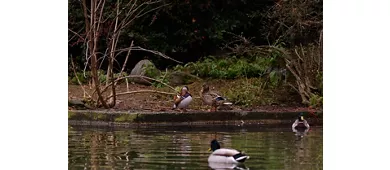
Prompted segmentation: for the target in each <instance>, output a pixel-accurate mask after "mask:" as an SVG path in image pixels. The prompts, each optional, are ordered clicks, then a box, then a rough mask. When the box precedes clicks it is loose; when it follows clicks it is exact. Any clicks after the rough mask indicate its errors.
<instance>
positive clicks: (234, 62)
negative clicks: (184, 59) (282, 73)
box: [174, 56, 276, 79]
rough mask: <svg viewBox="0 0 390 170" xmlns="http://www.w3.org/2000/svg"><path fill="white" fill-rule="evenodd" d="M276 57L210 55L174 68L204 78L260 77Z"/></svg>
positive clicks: (273, 63)
mask: <svg viewBox="0 0 390 170" xmlns="http://www.w3.org/2000/svg"><path fill="white" fill-rule="evenodd" d="M275 57H276V56H271V57H261V56H257V57H249V58H243V57H240V58H237V57H236V56H229V57H225V58H223V59H218V58H215V57H212V56H210V57H208V58H206V59H204V60H200V61H197V62H191V63H188V64H186V65H184V66H176V67H174V70H176V71H183V72H189V73H191V74H193V75H196V76H198V77H203V78H216V79H236V78H251V77H259V76H262V75H263V74H265V73H266V71H267V70H268V69H270V68H272V67H273V66H274V65H275V63H276V62H275Z"/></svg>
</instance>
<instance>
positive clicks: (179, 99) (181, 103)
mask: <svg viewBox="0 0 390 170" xmlns="http://www.w3.org/2000/svg"><path fill="white" fill-rule="evenodd" d="M191 102H192V95H191V94H190V92H189V88H188V87H187V86H184V87H183V88H182V89H181V93H180V94H178V95H176V96H174V104H173V107H172V110H175V109H182V110H183V111H184V112H186V111H187V110H186V109H187V108H188V106H189V105H190V103H191Z"/></svg>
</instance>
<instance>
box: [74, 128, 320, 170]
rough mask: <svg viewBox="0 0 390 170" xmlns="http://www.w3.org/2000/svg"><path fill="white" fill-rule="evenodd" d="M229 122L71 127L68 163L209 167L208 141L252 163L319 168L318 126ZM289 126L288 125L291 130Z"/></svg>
mask: <svg viewBox="0 0 390 170" xmlns="http://www.w3.org/2000/svg"><path fill="white" fill-rule="evenodd" d="M238 128H240V129H234V128H229V129H225V130H224V131H223V132H221V133H219V132H213V131H197V130H194V129H183V130H181V131H178V130H176V131H169V130H167V131H164V130H162V129H154V130H153V129H147V130H139V129H138V130H129V129H125V130H106V129H79V128H70V130H69V133H68V164H69V169H84V168H87V169H91V168H95V169H209V164H208V162H207V158H208V156H209V154H210V152H208V151H207V149H208V148H209V142H210V141H211V140H212V139H213V138H215V137H216V138H217V139H218V141H220V143H221V145H222V147H228V148H236V149H239V150H242V151H244V152H245V153H246V154H248V155H250V159H249V160H247V161H246V162H245V164H244V166H245V167H246V168H250V169H300V170H304V169H322V127H313V129H312V130H311V131H310V132H309V133H308V135H307V136H305V137H304V138H302V139H299V140H298V139H297V137H296V136H295V135H294V133H292V132H291V129H287V128H264V129H258V130H256V129H255V130H253V129H251V130H246V129H242V128H241V127H238ZM289 130H290V131H289Z"/></svg>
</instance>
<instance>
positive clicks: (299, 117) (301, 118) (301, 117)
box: [298, 113, 304, 121]
mask: <svg viewBox="0 0 390 170" xmlns="http://www.w3.org/2000/svg"><path fill="white" fill-rule="evenodd" d="M298 120H299V121H303V120H304V119H303V113H300V114H299V116H298Z"/></svg>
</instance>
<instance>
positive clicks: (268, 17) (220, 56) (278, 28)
mask: <svg viewBox="0 0 390 170" xmlns="http://www.w3.org/2000/svg"><path fill="white" fill-rule="evenodd" d="M116 2H117V1H113V0H107V1H106V4H107V5H106V6H105V8H106V9H105V10H107V11H110V10H115V8H116V7H115V4H116ZM87 3H88V2H87ZM161 3H163V4H164V3H165V4H168V5H167V6H165V7H163V8H160V9H158V10H155V11H153V12H151V13H147V14H146V15H144V16H142V17H140V18H137V19H136V20H134V22H132V23H131V24H130V25H129V26H127V27H126V28H125V29H124V32H123V33H122V36H121V38H120V39H119V42H118V48H126V47H129V46H130V44H131V42H132V41H134V43H135V45H137V46H141V47H143V48H146V49H151V50H155V51H159V52H162V53H164V54H166V55H167V56H169V57H171V58H174V59H176V60H178V61H181V62H183V64H181V65H178V64H177V63H175V62H174V61H171V60H167V59H164V58H161V57H159V56H157V55H154V54H151V53H147V52H144V51H133V52H132V54H131V56H130V57H129V61H128V62H127V65H126V72H127V73H129V72H130V71H131V69H132V68H133V67H134V66H135V64H136V63H137V62H138V61H140V60H142V59H145V58H147V59H149V60H151V61H152V62H153V63H154V64H155V65H156V67H157V68H158V69H160V70H165V69H166V68H168V69H170V70H174V71H184V72H187V73H190V74H192V75H195V76H199V77H201V78H208V79H210V78H212V79H224V80H227V79H230V80H231V79H239V78H262V77H264V76H266V77H268V78H269V79H271V81H270V82H271V83H270V85H271V86H272V87H276V86H280V87H282V88H287V86H286V85H290V86H288V87H289V88H292V89H295V91H296V95H301V96H302V100H303V103H305V104H310V103H311V104H313V103H314V105H317V104H318V103H319V101H318V100H321V102H322V11H323V10H322V0H312V1H308V0H224V1H222V0H165V1H162V2H161ZM87 6H88V4H87ZM68 12H69V16H68V20H69V21H68V28H69V33H68V36H69V43H68V49H69V51H68V53H69V54H68V58H69V63H68V65H69V68H70V69H69V75H73V71H72V68H71V67H72V65H71V63H70V61H71V60H70V58H72V59H73V61H74V63H75V68H76V71H77V72H81V71H83V68H84V64H85V62H86V61H85V58H86V57H85V55H86V49H87V47H86V42H85V40H86V38H85V37H86V33H85V19H84V16H83V8H82V4H81V2H80V1H79V0H68ZM107 15H110V12H107ZM108 17H109V16H108ZM102 24H103V25H104V28H103V29H101V32H100V35H99V43H98V44H99V49H98V50H97V51H100V52H101V53H104V50H105V49H106V48H107V44H108V41H109V39H108V38H107V37H110V36H109V34H110V30H112V27H113V24H114V23H113V20H107V21H105V22H103V23H102ZM75 33H77V34H78V35H80V36H76V34H75ZM262 46H272V47H276V48H277V49H278V50H274V48H272V49H270V50H269V51H265V50H264V48H262V49H259V47H262ZM284 52H285V53H284ZM121 55H123V56H121ZM121 55H119V56H118V57H117V61H116V63H115V64H114V72H115V73H118V72H119V71H120V68H121V66H122V63H123V62H124V59H125V55H126V54H125V53H123V54H121ZM319 56H320V57H319ZM316 60H320V61H316ZM288 62H290V63H291V64H290V65H289V64H287V63H288ZM99 64H100V63H99ZM287 65H289V67H288V66H287ZM101 68H102V71H105V70H104V68H107V60H103V62H102V63H101ZM89 69H90V68H89V67H86V70H87V71H88V70H89ZM273 70H278V71H277V72H275V71H273ZM102 75H104V74H102ZM278 75H279V76H278ZM280 75H283V77H282V76H280ZM287 75H290V76H289V77H290V79H288V80H287V78H286V76H287ZM283 79H285V81H282V80H283ZM251 81H254V82H257V81H262V80H251ZM246 82H250V81H246ZM242 83H244V82H242ZM242 83H241V85H237V86H241V87H245V89H248V88H250V87H251V88H252V87H253V91H258V88H259V87H261V84H262V83H260V85H259V87H258V86H257V85H256V83H246V85H242ZM239 84H240V83H239ZM302 84H303V85H304V86H303V87H302ZM300 87H302V89H300ZM261 88H264V87H261ZM238 91H240V89H239V90H238ZM244 92H246V93H248V95H249V94H252V92H248V90H244ZM244 92H242V93H244ZM231 93H232V92H231ZM242 93H240V94H242ZM240 94H231V96H236V98H240V96H239V95H240ZM259 95H260V94H259ZM286 95H287V94H286ZM305 96H306V97H305ZM245 97H247V96H245ZM245 97H244V98H245ZM256 97H258V96H256V94H255V96H253V98H256ZM237 100H238V99H237ZM243 100H244V99H243ZM245 100H247V99H245ZM305 100H306V101H305ZM309 100H310V101H309ZM312 100H313V101H314V102H312ZM308 102H309V103H308Z"/></svg>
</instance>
